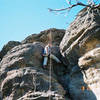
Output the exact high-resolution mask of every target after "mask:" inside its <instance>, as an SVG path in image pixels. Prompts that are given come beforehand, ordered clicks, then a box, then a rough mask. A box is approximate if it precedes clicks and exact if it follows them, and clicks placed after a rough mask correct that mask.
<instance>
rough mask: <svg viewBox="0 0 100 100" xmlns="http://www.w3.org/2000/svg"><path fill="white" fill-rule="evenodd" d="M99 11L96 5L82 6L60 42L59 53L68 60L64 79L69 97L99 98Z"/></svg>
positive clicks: (97, 99) (86, 99)
mask: <svg viewBox="0 0 100 100" xmlns="http://www.w3.org/2000/svg"><path fill="white" fill-rule="evenodd" d="M99 13H100V9H96V10H95V9H94V10H92V11H91V10H90V11H89V12H87V8H85V9H83V10H82V11H81V12H80V13H79V14H78V15H77V17H76V19H75V21H74V22H72V23H71V25H70V27H69V28H68V29H67V30H66V33H65V35H64V38H63V39H62V41H61V43H60V49H61V53H62V55H63V56H64V57H65V58H66V59H67V60H68V61H69V63H70V64H69V66H68V69H67V70H68V73H67V74H66V75H65V79H64V83H66V86H67V88H66V90H67V91H68V93H69V95H70V98H71V99H72V100H100V93H99V90H100V88H99V87H100V79H99V77H100V70H99V66H100V48H99V47H100V15H99ZM91 50H92V51H91ZM80 57H81V58H80ZM79 58H80V59H79ZM78 64H79V65H78Z"/></svg>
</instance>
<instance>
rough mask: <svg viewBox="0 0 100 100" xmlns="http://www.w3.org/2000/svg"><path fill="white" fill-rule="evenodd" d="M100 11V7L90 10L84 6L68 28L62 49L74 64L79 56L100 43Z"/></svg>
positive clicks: (62, 42) (61, 44)
mask: <svg viewBox="0 0 100 100" xmlns="http://www.w3.org/2000/svg"><path fill="white" fill-rule="evenodd" d="M99 13H100V10H99V9H94V10H90V11H88V8H84V9H83V10H82V11H80V13H79V14H78V15H77V17H76V19H75V21H74V22H72V23H71V25H70V27H69V28H68V29H67V30H66V34H65V35H64V38H63V40H62V41H61V43H60V49H61V52H62V54H63V55H65V56H66V57H67V59H68V60H69V62H70V63H72V64H73V65H76V64H77V62H78V58H79V57H81V56H82V55H84V54H85V53H86V52H88V51H90V50H92V49H93V48H95V47H97V46H99V45H100V34H99V33H100V15H99ZM91 44H92V45H91Z"/></svg>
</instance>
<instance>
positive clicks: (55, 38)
mask: <svg viewBox="0 0 100 100" xmlns="http://www.w3.org/2000/svg"><path fill="white" fill-rule="evenodd" d="M64 34H65V30H63V29H55V28H51V29H48V30H45V31H42V32H40V34H32V35H30V36H28V37H27V38H26V39H25V40H23V41H22V43H33V42H42V43H44V44H47V43H48V41H52V43H53V45H56V46H57V45H59V44H60V42H61V40H62V38H63V36H64ZM51 37H52V39H51Z"/></svg>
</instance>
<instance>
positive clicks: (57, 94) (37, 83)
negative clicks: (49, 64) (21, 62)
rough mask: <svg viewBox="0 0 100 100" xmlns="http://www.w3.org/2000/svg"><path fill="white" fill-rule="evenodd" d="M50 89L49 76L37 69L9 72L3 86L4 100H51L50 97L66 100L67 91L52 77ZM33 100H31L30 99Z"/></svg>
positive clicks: (29, 68)
mask: <svg viewBox="0 0 100 100" xmlns="http://www.w3.org/2000/svg"><path fill="white" fill-rule="evenodd" d="M51 80H52V86H51V89H49V88H50V84H51V83H50V78H49V75H48V74H46V73H45V72H44V71H42V70H40V69H38V68H36V67H27V68H20V69H16V70H12V71H9V72H7V77H6V78H5V79H4V80H3V82H2V84H1V91H2V97H3V100H24V99H25V98H26V99H27V98H33V99H34V98H37V99H35V100H43V98H44V99H45V100H49V99H48V98H49V96H52V99H51V100H54V99H53V98H58V100H65V99H64V98H63V96H64V94H65V91H64V90H63V88H62V86H61V85H60V84H59V83H58V82H57V80H55V79H54V78H53V77H51ZM30 100H31V99H30Z"/></svg>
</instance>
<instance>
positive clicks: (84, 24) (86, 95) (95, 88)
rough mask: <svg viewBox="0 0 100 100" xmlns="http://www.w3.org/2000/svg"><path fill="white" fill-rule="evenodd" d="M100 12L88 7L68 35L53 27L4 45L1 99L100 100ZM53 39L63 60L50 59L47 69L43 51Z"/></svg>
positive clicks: (56, 49)
mask: <svg viewBox="0 0 100 100" xmlns="http://www.w3.org/2000/svg"><path fill="white" fill-rule="evenodd" d="M99 13H100V8H96V9H91V8H84V9H83V10H82V11H80V12H79V14H78V15H77V17H76V19H75V21H74V22H73V23H71V25H70V26H69V28H68V29H67V30H66V33H65V35H64V32H65V31H64V30H59V29H49V30H45V31H42V32H40V34H33V35H31V36H29V37H27V38H26V39H25V40H23V41H22V42H21V43H18V44H16V45H15V46H14V45H13V43H12V45H11V46H10V45H8V46H6V48H9V46H10V49H7V50H6V51H5V49H4V48H3V49H2V52H5V53H4V54H3V53H2V52H1V53H0V54H2V55H3V56H0V57H1V58H2V60H1V62H0V99H3V100H27V99H30V100H32V99H35V100H50V99H51V100H100V92H99V91H100V14H99ZM63 36H64V37H63ZM51 37H52V39H51ZM62 38H63V39H62ZM61 40H62V41H61ZM49 41H51V42H52V43H53V47H52V48H51V52H52V54H54V55H55V56H56V57H58V59H59V60H60V61H61V63H59V64H58V63H57V62H55V61H54V60H51V59H50V58H49V59H48V66H47V68H46V69H43V68H42V65H43V55H42V54H43V50H44V47H45V45H46V44H47V43H48V42H49ZM60 42H61V43H60ZM8 44H9V43H8ZM59 44H60V46H59ZM59 47H60V48H59ZM50 70H51V72H50ZM50 74H51V77H50ZM50 84H51V85H50Z"/></svg>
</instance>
